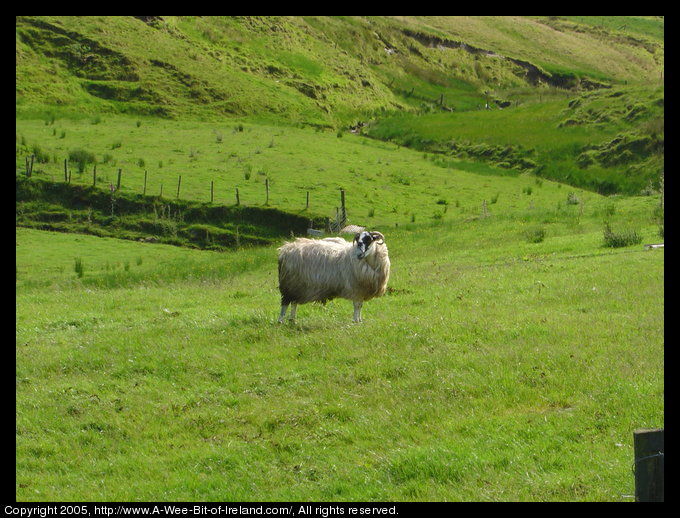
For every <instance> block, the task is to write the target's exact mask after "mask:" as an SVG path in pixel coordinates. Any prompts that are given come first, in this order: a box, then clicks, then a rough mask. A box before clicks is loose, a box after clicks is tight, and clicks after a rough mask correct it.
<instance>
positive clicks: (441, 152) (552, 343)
mask: <svg viewBox="0 0 680 518" xmlns="http://www.w3.org/2000/svg"><path fill="white" fill-rule="evenodd" d="M663 27H664V17H352V16H348V17H190V16H176V17H175V16H172V17H122V16H120V17H94V16H90V17H28V16H26V17H17V19H16V71H17V85H16V92H17V96H16V165H15V171H16V175H17V203H16V224H17V228H16V349H15V350H16V365H15V373H16V393H15V406H16V416H15V417H16V418H15V433H16V435H15V437H16V464H15V475H16V487H15V496H16V500H17V501H19V502H29V501H30V502H51V501H52V502H56V501H76V502H77V501H92V502H101V501H104V502H105V501H121V502H133V501H167V502H173V501H174V502H185V501H189V502H194V501H195V502H201V501H217V502H236V501H266V502H276V501H279V502H286V501H288V502H294V501H298V502H303V501H304V502H314V501H316V502H322V501H323V502H341V501H348V502H364V501H366V502H369V501H370V502H376V501H385V502H387V501H633V500H634V477H633V474H632V472H631V467H632V465H633V461H634V455H633V444H632V443H633V432H634V430H636V429H638V428H657V427H658V428H662V427H663V426H664V412H665V409H664V405H665V402H664V362H665V360H664V297H665V294H664V249H663V248H660V249H652V250H646V249H645V248H644V246H643V245H644V244H645V243H659V242H663V235H664V231H663V229H664V212H663V177H664V84H663V70H664V43H663V41H664V40H663V38H664V36H663ZM487 104H488V106H486V105H487ZM484 108H488V109H484ZM356 127H361V133H362V135H357V134H354V133H352V132H350V128H356ZM367 137H371V138H367ZM27 160H28V162H27ZM31 160H32V171H31V174H32V178H31V177H28V176H29V174H28V171H27V169H28V168H29V167H30V164H31ZM95 167H96V180H95ZM65 174H66V178H65V176H64V175H65ZM180 179H181V181H180ZM37 180H39V181H37ZM66 181H68V182H69V183H70V184H72V186H71V187H69V186H67V185H63V182H66ZM118 183H120V186H118ZM93 184H94V186H95V188H94V189H91V188H89V187H88V188H83V186H90V185H93ZM73 186H78V188H73ZM267 189H268V190H267ZM144 190H145V192H144ZM143 192H144V194H145V195H146V197H143V196H141V194H142V193H143ZM237 192H238V195H237ZM341 192H344V195H345V200H346V209H347V223H349V224H355V225H361V226H365V227H367V228H368V229H369V230H377V231H380V232H382V233H383V234H384V235H385V236H386V242H387V245H388V246H389V250H390V258H391V264H392V270H391V277H390V283H389V287H388V291H387V293H386V294H385V296H384V297H382V298H379V299H377V300H372V301H369V302H367V303H366V304H365V305H364V308H363V313H362V316H363V319H364V322H363V323H362V324H353V323H352V320H351V315H352V305H351V303H350V302H349V301H344V300H338V301H332V302H329V303H328V304H326V305H321V304H310V305H304V306H301V307H300V308H299V311H298V320H297V321H296V322H287V323H285V324H283V325H281V324H278V323H277V317H278V314H279V301H280V296H279V291H278V278H277V261H276V257H277V250H276V249H277V247H278V246H280V244H282V243H283V242H284V240H286V239H288V238H289V236H290V234H292V230H291V229H292V228H293V227H292V225H293V223H288V222H289V221H292V222H294V224H295V229H296V230H295V232H296V233H298V234H301V233H304V231H305V228H306V225H307V220H308V219H309V220H312V219H313V224H314V225H315V228H320V227H321V226H323V223H322V222H323V221H324V220H325V219H326V218H330V219H335V218H336V215H337V213H338V209H339V207H340V202H341V194H340V193H341ZM237 196H238V204H239V205H240V206H239V207H238V208H236V207H234V206H235V205H236V204H237ZM178 198H179V200H178V201H175V200H177V199H178ZM46 229H53V230H59V232H48V231H46ZM67 232H87V233H88V234H87V235H85V234H82V235H81V234H75V233H67ZM347 238H348V239H349V236H347ZM171 245H176V246H171ZM180 245H181V246H180ZM189 247H192V248H189Z"/></svg>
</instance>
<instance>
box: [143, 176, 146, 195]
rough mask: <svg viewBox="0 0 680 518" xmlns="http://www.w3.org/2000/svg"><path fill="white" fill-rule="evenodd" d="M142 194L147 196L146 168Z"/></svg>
mask: <svg viewBox="0 0 680 518" xmlns="http://www.w3.org/2000/svg"><path fill="white" fill-rule="evenodd" d="M142 194H143V195H144V196H146V169H145V170H144V191H142Z"/></svg>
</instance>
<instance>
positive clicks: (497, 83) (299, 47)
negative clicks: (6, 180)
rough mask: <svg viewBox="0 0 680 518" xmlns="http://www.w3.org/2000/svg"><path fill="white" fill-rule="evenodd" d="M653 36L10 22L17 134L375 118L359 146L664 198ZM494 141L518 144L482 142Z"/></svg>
mask: <svg viewBox="0 0 680 518" xmlns="http://www.w3.org/2000/svg"><path fill="white" fill-rule="evenodd" d="M663 26H664V20H663V17H507V16H506V17H173V16H169V17H158V16H155V17H154V16H146V17H63V16H60V17H49V16H19V17H17V23H16V29H17V31H16V35H17V37H16V75H17V89H16V95H17V97H16V106H17V117H18V122H17V126H18V130H17V131H18V132H19V131H20V123H19V120H26V119H28V118H36V117H37V118H42V119H52V120H54V118H59V117H74V116H77V117H82V116H83V115H84V114H86V115H87V114H89V115H90V116H93V117H95V116H98V115H103V114H107V113H109V114H112V113H120V114H130V115H133V116H141V115H144V116H156V117H162V118H171V119H175V120H178V119H185V120H187V119H194V120H195V119H201V120H206V121H224V120H225V118H229V119H233V118H234V117H238V118H241V119H247V120H249V121H251V122H266V123H275V124H285V125H289V124H299V125H311V126H315V127H319V128H334V129H335V130H347V129H348V128H350V127H353V128H355V130H357V129H356V128H358V131H361V128H362V127H364V126H365V125H366V124H367V123H370V124H371V125H372V128H371V129H370V130H368V131H367V132H368V133H369V134H370V135H372V136H374V137H377V138H384V139H388V138H389V139H391V140H393V141H395V142H396V143H399V144H400V145H407V146H413V147H415V148H417V149H421V150H427V151H433V152H438V153H444V154H447V155H453V156H454V157H457V158H468V157H472V158H474V159H475V160H485V161H487V162H489V161H490V162H492V163H493V164H494V165H500V167H505V168H508V167H510V168H517V169H518V170H527V171H530V172H532V173H536V174H539V175H541V176H544V177H546V178H551V179H554V180H558V181H561V182H566V183H572V184H574V185H577V186H580V187H585V188H588V189H593V190H598V191H600V192H603V193H613V192H626V193H631V194H638V193H640V192H641V191H644V190H647V191H649V190H650V189H656V188H658V185H659V177H660V175H661V172H662V171H663V112H664V108H663V101H664V87H663V64H664V38H663V36H664V33H663ZM536 105H538V106H536ZM484 107H486V108H488V110H484V111H489V112H490V113H489V114H482V113H479V112H480V109H482V108H484ZM395 115H399V116H400V118H399V119H398V121H397V123H396V127H395V123H394V122H393V121H394V116H395ZM404 115H407V118H403V116H404ZM409 117H410V118H409ZM386 118H387V120H386ZM534 122H537V123H538V124H534ZM528 127H530V128H531V129H529V130H528V131H527V128H528ZM452 142H453V146H452V145H451V143H452ZM490 143H491V144H493V145H496V146H500V147H501V148H502V149H507V148H508V147H509V146H510V147H511V148H512V149H511V151H509V152H508V151H506V152H505V155H503V156H498V152H499V150H495V151H489V150H488V149H479V148H475V146H478V145H487V144H490ZM518 146H521V149H519V147H518ZM26 151H27V150H25V149H23V148H22V149H19V148H18V150H17V155H18V157H17V158H18V160H19V161H20V160H23V156H21V157H20V155H23V154H25V152H26ZM501 151H502V150H501ZM508 153H509V154H510V155H512V157H511V159H510V160H508V156H507V155H508Z"/></svg>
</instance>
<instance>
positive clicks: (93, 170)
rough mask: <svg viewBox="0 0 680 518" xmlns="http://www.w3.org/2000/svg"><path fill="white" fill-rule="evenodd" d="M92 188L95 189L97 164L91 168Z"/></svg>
mask: <svg viewBox="0 0 680 518" xmlns="http://www.w3.org/2000/svg"><path fill="white" fill-rule="evenodd" d="M92 187H97V164H94V167H93V168H92Z"/></svg>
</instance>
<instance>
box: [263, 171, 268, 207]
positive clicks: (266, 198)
mask: <svg viewBox="0 0 680 518" xmlns="http://www.w3.org/2000/svg"><path fill="white" fill-rule="evenodd" d="M264 191H265V199H264V204H265V205H269V178H265V179H264Z"/></svg>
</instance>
